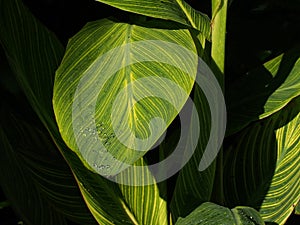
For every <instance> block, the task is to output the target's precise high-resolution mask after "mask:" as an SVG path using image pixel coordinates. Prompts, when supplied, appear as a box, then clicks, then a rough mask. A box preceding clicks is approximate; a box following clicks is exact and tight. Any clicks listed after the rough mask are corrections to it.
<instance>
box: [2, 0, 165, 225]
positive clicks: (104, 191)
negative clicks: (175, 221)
mask: <svg viewBox="0 0 300 225" xmlns="http://www.w3.org/2000/svg"><path fill="white" fill-rule="evenodd" d="M0 3H1V4H0V5H1V7H0V16H1V20H0V27H1V34H0V40H1V44H2V45H3V46H4V47H5V50H6V54H7V55H8V59H9V62H10V64H11V67H12V68H13V69H14V72H15V75H16V77H17V78H18V81H19V84H20V85H21V87H22V88H23V90H24V91H25V93H26V94H27V97H28V100H29V102H30V103H31V105H32V106H33V108H34V109H35V111H36V113H37V114H38V115H39V117H40V119H41V120H42V122H43V123H44V125H45V126H46V128H47V129H48V131H49V132H50V134H51V136H52V138H53V140H54V142H55V144H56V145H57V146H58V148H59V150H60V152H61V153H62V154H63V156H64V158H65V159H66V161H67V163H68V164H69V166H70V168H71V169H72V172H73V174H74V176H75V178H76V181H77V183H78V186H79V188H80V191H81V194H82V196H83V198H84V200H85V202H86V204H87V206H88V207H89V209H90V211H91V212H92V214H93V216H94V217H95V218H96V220H97V222H98V223H99V224H122V225H123V224H138V223H139V222H140V221H139V219H136V218H135V217H138V215H139V214H141V213H142V212H141V211H139V210H146V209H145V208H144V207H142V205H143V204H144V202H143V198H137V199H136V194H137V193H136V192H137V191H138V190H137V189H135V188H134V187H133V188H132V189H131V192H130V195H128V194H124V196H126V200H125V199H124V197H123V195H122V192H121V189H120V188H119V187H118V185H117V184H115V183H113V182H111V181H108V180H107V179H104V178H103V177H101V176H99V175H97V174H95V173H92V172H91V171H89V170H88V169H87V168H86V167H85V166H84V165H83V164H82V162H81V161H80V160H79V158H78V157H77V155H76V154H75V153H74V152H72V151H71V150H69V149H68V147H67V146H66V145H65V143H64V142H63V140H62V138H61V136H60V133H59V131H58V128H57V126H56V124H55V119H54V114H53V112H52V105H51V98H52V89H51V88H52V87H53V77H54V73H53V71H54V70H55V69H56V67H57V66H58V65H57V64H58V62H59V59H60V58H62V54H63V50H62V48H61V45H60V44H59V42H58V41H57V39H56V38H55V37H54V36H53V35H52V34H50V35H49V36H48V33H49V31H47V29H46V28H45V27H44V26H42V25H41V24H40V23H39V22H37V21H36V19H35V18H34V17H33V16H32V15H31V14H30V12H29V11H28V10H27V9H26V8H24V6H23V5H22V3H21V1H16V0H14V1H10V0H7V1H5V0H1V1H0ZM31 26H32V27H31ZM24 27H25V28H26V27H27V29H24ZM27 31H31V32H27ZM6 34H7V36H6ZM11 36H13V37H14V39H12V38H11ZM32 36H33V37H32ZM11 41H12V42H11ZM53 43H56V44H55V45H53ZM44 45H45V46H46V47H44ZM16 46H17V47H16ZM42 46H43V47H42ZM48 47H49V48H48ZM28 49H29V50H30V52H31V53H30V54H29V53H28V51H29V50H28ZM36 57H38V58H40V59H36ZM38 94H40V95H38ZM39 96H41V97H39ZM44 99H45V101H44ZM141 178H142V179H145V178H143V177H141ZM152 179H153V178H152ZM145 180H147V179H145ZM128 188H129V189H130V188H131V187H128ZM152 188H153V189H154V191H153V190H152ZM149 190H151V191H149ZM122 191H124V193H125V191H127V190H126V188H125V187H122ZM127 192H128V191H127ZM160 194H161V193H159V191H158V189H157V188H156V187H155V185H153V186H148V187H147V188H145V191H144V198H145V199H152V204H151V205H150V204H148V205H147V207H148V209H147V210H148V211H149V214H148V215H149V217H147V218H145V219H144V220H146V219H148V220H149V221H151V220H153V221H160V222H161V223H162V224H164V223H165V222H164V221H165V220H166V219H164V216H165V215H164V214H163V213H162V214H161V215H162V216H161V217H160V218H159V219H157V217H158V213H159V212H160V211H163V204H164V201H163V200H160V196H159V195H160ZM133 199H136V201H135V206H132V207H130V206H129V203H130V202H132V201H133ZM127 201H128V203H127ZM153 201H154V202H153ZM150 202H151V201H150ZM138 205H140V206H139V207H137V206H138ZM81 212H82V213H83V214H84V212H85V211H84V210H81ZM150 212H151V213H150ZM70 214H72V212H70ZM85 216H86V217H85V218H88V217H89V216H90V214H89V213H88V214H87V215H85ZM151 217H153V218H151ZM137 221H139V222H137ZM77 222H80V221H79V220H78V221H77ZM93 223H94V219H88V222H83V224H93ZM140 223H142V222H140ZM145 224H147V222H145Z"/></svg>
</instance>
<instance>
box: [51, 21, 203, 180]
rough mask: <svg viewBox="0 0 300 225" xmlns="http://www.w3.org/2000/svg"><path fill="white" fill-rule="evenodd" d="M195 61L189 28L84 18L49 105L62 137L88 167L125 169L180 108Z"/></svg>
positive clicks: (103, 170)
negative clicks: (51, 105)
mask: <svg viewBox="0 0 300 225" xmlns="http://www.w3.org/2000/svg"><path fill="white" fill-rule="evenodd" d="M154 25H155V26H154ZM166 27H168V29H163V28H166ZM174 46H175V47H174ZM182 48H185V49H188V50H189V51H190V52H192V53H193V54H194V55H192V56H187V55H186V54H184V51H182ZM197 60H198V57H197V55H196V47H195V45H194V42H193V38H192V37H191V35H190V32H189V30H187V29H185V28H181V27H178V26H177V24H175V25H174V24H173V23H170V24H168V23H166V22H163V23H161V22H160V21H150V22H149V23H148V24H145V25H144V26H139V25H134V24H126V23H118V22H115V21H112V20H108V19H104V20H100V21H96V22H92V23H89V24H88V25H86V26H85V27H84V28H83V29H82V30H81V31H80V32H79V33H78V34H77V35H75V37H73V38H72V39H71V41H70V42H69V44H68V47H67V51H66V54H65V57H64V59H63V61H62V64H61V66H60V67H59V69H58V70H57V73H56V79H55V86H54V96H53V105H54V111H55V114H56V120H57V123H58V126H59V128H60V133H61V134H62V137H63V139H64V141H65V142H66V143H67V145H68V146H69V148H70V149H72V150H73V151H74V152H75V153H76V154H77V155H78V156H79V157H80V159H81V160H82V161H83V163H84V164H85V165H86V166H87V167H88V168H89V169H91V170H92V171H95V172H97V173H99V174H101V175H115V174H117V173H119V172H120V171H122V170H124V169H125V168H127V167H128V165H130V164H133V163H134V162H135V161H137V160H138V159H139V158H141V157H142V156H143V155H144V154H145V153H146V151H148V150H149V149H150V148H151V147H152V145H154V144H155V142H156V141H157V140H158V139H159V137H160V136H161V135H162V134H163V132H164V131H165V129H166V128H167V127H168V125H169V124H170V123H171V122H172V120H173V119H174V118H175V116H176V115H177V114H178V112H179V111H180V110H181V108H182V107H183V104H184V103H185V102H186V100H187V98H188V96H189V93H190V91H191V89H192V87H193V83H194V78H195V75H196V69H197V63H198V61H197ZM186 71H188V73H186ZM153 118H155V119H153ZM157 118H162V119H157ZM152 119H153V120H152ZM162 120H163V121H162Z"/></svg>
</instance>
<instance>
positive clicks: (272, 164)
mask: <svg viewBox="0 0 300 225" xmlns="http://www.w3.org/2000/svg"><path fill="white" fill-rule="evenodd" d="M299 111H300V98H299V97H298V98H297V99H295V100H292V101H291V102H290V103H289V104H288V106H286V107H285V108H284V109H282V110H280V111H279V112H277V113H275V114H273V115H272V116H270V117H268V118H266V119H264V120H261V121H258V122H255V123H254V124H253V125H251V126H249V127H248V128H246V129H245V130H243V131H242V132H240V133H239V134H237V136H236V137H235V140H234V141H233V143H232V144H231V145H230V147H229V148H228V149H226V151H225V171H224V174H225V178H224V183H225V185H224V187H225V198H226V201H227V203H228V204H229V205H230V206H234V205H248V206H251V207H253V208H255V209H257V210H259V212H260V214H261V216H262V218H263V219H264V221H266V222H276V223H278V224H283V223H284V222H285V221H286V220H287V218H288V217H289V215H290V214H291V213H292V211H293V208H294V205H295V204H296V203H297V202H298V200H299V198H300V192H299V185H300V157H299V149H300V129H299V124H300V113H299Z"/></svg>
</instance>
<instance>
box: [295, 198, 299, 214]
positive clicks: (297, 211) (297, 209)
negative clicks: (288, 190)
mask: <svg viewBox="0 0 300 225" xmlns="http://www.w3.org/2000/svg"><path fill="white" fill-rule="evenodd" d="M295 214H296V215H300V200H299V201H298V203H297V205H296V206H295Z"/></svg>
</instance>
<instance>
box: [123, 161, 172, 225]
mask: <svg viewBox="0 0 300 225" xmlns="http://www.w3.org/2000/svg"><path fill="white" fill-rule="evenodd" d="M146 165H147V164H146V163H145V161H144V160H143V159H140V160H139V161H137V162H136V163H135V164H134V166H145V167H143V168H144V169H143V171H142V172H141V173H138V172H137V171H135V173H134V174H135V176H134V179H135V180H137V179H142V180H144V182H145V183H150V182H151V181H152V182H154V184H152V185H143V186H140V185H139V186H135V185H134V182H133V185H130V186H129V185H119V187H120V189H121V192H122V194H123V196H124V198H125V200H126V202H127V204H128V206H129V208H130V210H131V211H132V212H133V214H134V215H135V217H136V220H137V221H138V223H137V224H145V225H148V224H159V225H167V224H168V212H167V202H166V198H167V196H166V190H165V189H162V188H160V187H161V186H159V185H157V184H156V183H155V180H154V177H153V175H152V174H151V172H150V171H149V169H148V168H147V167H146ZM129 176H130V173H129V171H128V170H127V171H126V170H125V172H123V176H122V177H121V178H120V179H119V180H118V181H119V182H122V180H123V179H128V177H129ZM152 182H151V183H152ZM138 196H140V197H138ZM141 196H142V197H141Z"/></svg>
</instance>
